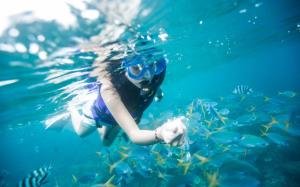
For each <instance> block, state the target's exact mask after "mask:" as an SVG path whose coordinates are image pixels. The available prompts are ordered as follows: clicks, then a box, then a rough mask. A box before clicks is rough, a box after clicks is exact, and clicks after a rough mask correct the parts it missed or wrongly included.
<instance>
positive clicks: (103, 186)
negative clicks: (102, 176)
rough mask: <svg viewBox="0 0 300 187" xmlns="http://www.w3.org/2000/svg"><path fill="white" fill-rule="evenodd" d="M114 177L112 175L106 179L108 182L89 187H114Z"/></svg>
mask: <svg viewBox="0 0 300 187" xmlns="http://www.w3.org/2000/svg"><path fill="white" fill-rule="evenodd" d="M115 177H116V176H115V175H113V176H112V177H110V178H109V179H108V181H106V182H105V183H104V184H95V185H92V186H91V187H116V185H114V184H113V183H112V181H113V180H114V178H115Z"/></svg>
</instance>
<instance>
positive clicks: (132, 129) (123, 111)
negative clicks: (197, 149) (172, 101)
mask: <svg viewBox="0 0 300 187" xmlns="http://www.w3.org/2000/svg"><path fill="white" fill-rule="evenodd" d="M100 94H101V96H102V98H103V100H104V102H105V104H106V106H107V108H108V110H109V111H110V112H111V114H112V115H113V117H114V119H115V120H116V121H117V123H118V124H119V126H120V127H121V128H122V129H123V130H124V132H125V133H126V134H127V136H128V137H129V138H130V140H131V141H132V142H134V143H135V144H141V145H149V144H154V143H157V142H159V141H160V140H164V141H165V139H166V138H165V135H164V132H163V130H162V128H161V127H159V128H157V129H156V130H142V129H140V128H139V127H138V125H137V124H136V122H135V120H134V119H133V117H132V116H131V114H130V113H129V112H128V110H127V108H126V107H125V105H124V104H123V102H122V100H121V98H120V96H119V94H118V92H117V91H116V89H115V88H114V87H113V85H112V84H111V83H110V82H106V83H103V84H102V86H101V90H100ZM171 131H172V132H171V133H172V135H171V138H168V139H169V140H168V142H167V143H170V144H173V145H177V144H179V143H180V141H179V139H180V138H181V137H182V136H183V134H184V131H185V129H184V127H181V126H173V127H171ZM174 142H175V144H174Z"/></svg>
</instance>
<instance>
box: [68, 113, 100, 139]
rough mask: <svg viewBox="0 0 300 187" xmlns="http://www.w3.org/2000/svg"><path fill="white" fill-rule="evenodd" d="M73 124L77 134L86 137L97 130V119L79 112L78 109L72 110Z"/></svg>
mask: <svg viewBox="0 0 300 187" xmlns="http://www.w3.org/2000/svg"><path fill="white" fill-rule="evenodd" d="M71 118H72V125H73V128H74V131H75V132H76V134H77V135H78V136H80V137H85V136H87V135H89V134H91V133H92V132H94V131H95V130H96V125H95V121H94V120H92V119H88V118H86V117H84V116H82V115H80V114H79V112H78V111H77V110H72V111H71Z"/></svg>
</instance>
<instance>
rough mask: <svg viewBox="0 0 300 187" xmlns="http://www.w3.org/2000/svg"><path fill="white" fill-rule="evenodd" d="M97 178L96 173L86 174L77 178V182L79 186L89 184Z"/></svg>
mask: <svg viewBox="0 0 300 187" xmlns="http://www.w3.org/2000/svg"><path fill="white" fill-rule="evenodd" d="M98 176H99V174H98V173H88V174H84V175H81V176H79V177H78V180H77V181H78V182H79V183H81V184H91V183H92V182H94V181H95V180H96V178H97V177H98Z"/></svg>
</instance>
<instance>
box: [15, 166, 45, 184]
mask: <svg viewBox="0 0 300 187" xmlns="http://www.w3.org/2000/svg"><path fill="white" fill-rule="evenodd" d="M50 169H51V167H50V166H49V167H41V168H38V169H36V170H34V171H32V172H31V173H30V174H29V175H28V176H27V177H26V178H24V179H23V180H21V181H19V183H18V187H39V186H42V185H43V184H46V183H48V181H46V178H47V176H48V174H49V170H50Z"/></svg>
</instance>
